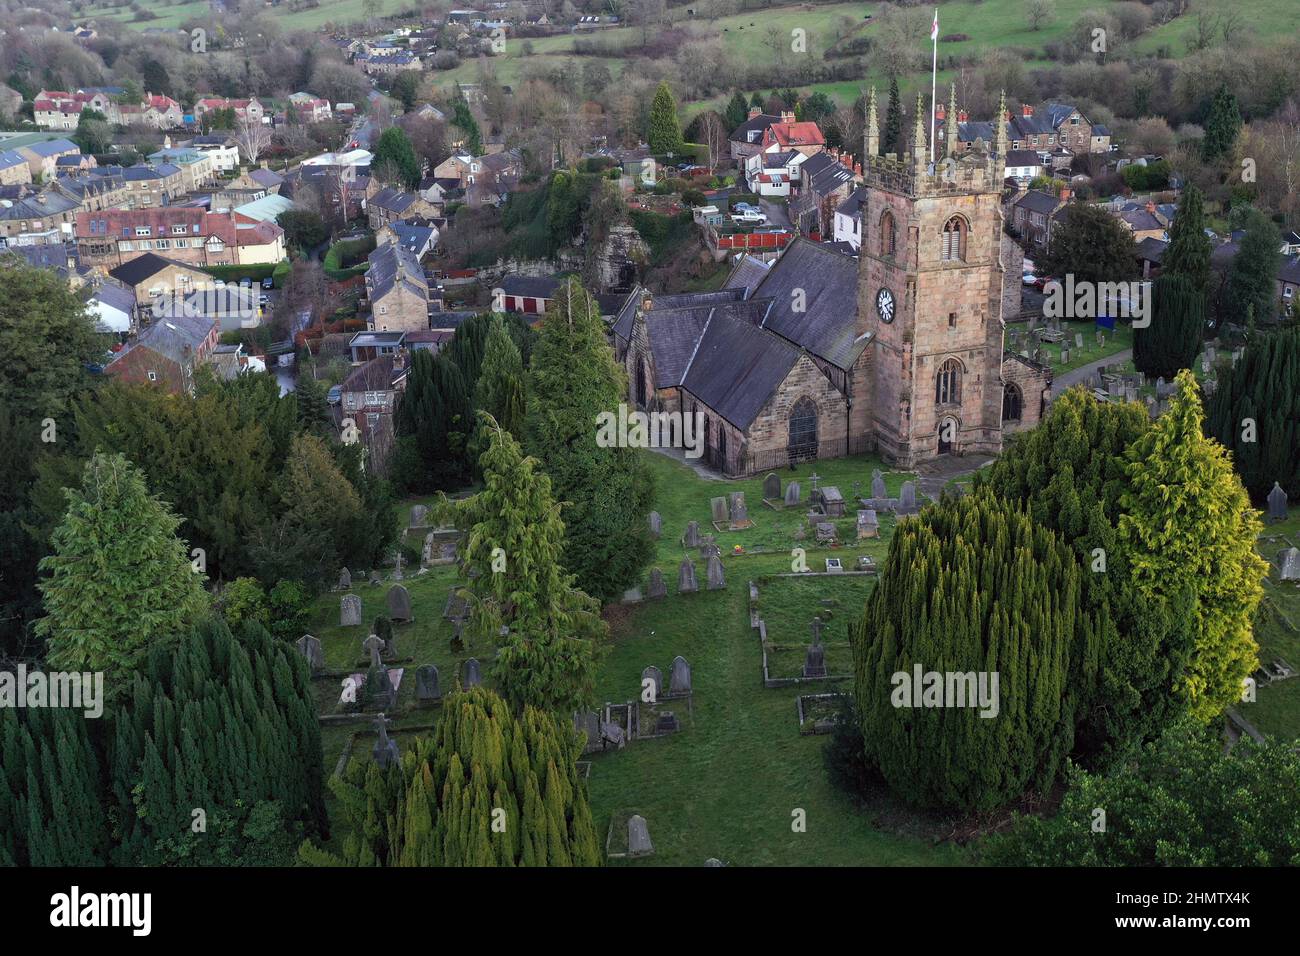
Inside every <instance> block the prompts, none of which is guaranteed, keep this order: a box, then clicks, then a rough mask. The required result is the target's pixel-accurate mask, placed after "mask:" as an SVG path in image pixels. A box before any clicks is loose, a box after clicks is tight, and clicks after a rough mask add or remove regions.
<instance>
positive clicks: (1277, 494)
mask: <svg viewBox="0 0 1300 956" xmlns="http://www.w3.org/2000/svg"><path fill="white" fill-rule="evenodd" d="M1268 520H1270V521H1285V520H1286V492H1285V491H1283V490H1282V485H1281V484H1280V483H1278V482H1276V481H1275V482H1273V490H1272V491H1270V492H1269V493H1268Z"/></svg>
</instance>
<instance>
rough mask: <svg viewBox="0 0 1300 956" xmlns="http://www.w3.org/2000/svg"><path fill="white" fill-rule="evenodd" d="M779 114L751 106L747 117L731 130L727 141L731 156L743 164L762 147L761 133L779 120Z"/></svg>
mask: <svg viewBox="0 0 1300 956" xmlns="http://www.w3.org/2000/svg"><path fill="white" fill-rule="evenodd" d="M781 119H782V117H781V116H780V115H776V116H774V115H772V114H771V113H764V112H763V111H762V110H760V109H759V108H758V107H756V106H755V107H751V108H750V110H749V118H748V119H746V120H745V122H743V123H741V124H740V125H739V126H737V127H736V128H735V129H733V130H732V131H731V135H730V136H728V137H727V142H728V144H729V145H730V148H731V158H732V159H734V160H735V161H736V162H738V163H741V164H743V163H744V161H745V160H746V159H748V158H749V157H750V156H753V155H754V154H755V153H757V152H758V151H759V149H761V148H762V143H763V134H764V133H766V132H767V129H768V127H769V126H771V125H772V124H773V123H779V122H781Z"/></svg>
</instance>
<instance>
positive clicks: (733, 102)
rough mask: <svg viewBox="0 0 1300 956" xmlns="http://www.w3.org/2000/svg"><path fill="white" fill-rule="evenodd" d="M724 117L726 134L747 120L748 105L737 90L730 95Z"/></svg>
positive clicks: (743, 96)
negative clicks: (725, 119)
mask: <svg viewBox="0 0 1300 956" xmlns="http://www.w3.org/2000/svg"><path fill="white" fill-rule="evenodd" d="M726 117H727V128H728V132H730V131H731V130H734V129H735V128H736V127H737V126H739V125H741V124H742V123H744V122H745V120H747V119H748V118H749V104H747V103H746V102H745V95H744V94H743V93H741V92H740V91H739V90H737V91H736V92H735V93H732V94H731V99H730V101H728V103H727V112H726Z"/></svg>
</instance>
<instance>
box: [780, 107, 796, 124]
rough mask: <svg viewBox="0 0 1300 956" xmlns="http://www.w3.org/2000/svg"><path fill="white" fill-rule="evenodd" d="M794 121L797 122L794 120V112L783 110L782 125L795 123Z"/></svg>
mask: <svg viewBox="0 0 1300 956" xmlns="http://www.w3.org/2000/svg"><path fill="white" fill-rule="evenodd" d="M794 121H795V119H794V112H793V111H792V110H782V111H781V122H782V123H793V122H794Z"/></svg>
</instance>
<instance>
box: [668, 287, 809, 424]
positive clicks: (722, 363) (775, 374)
mask: <svg viewBox="0 0 1300 956" xmlns="http://www.w3.org/2000/svg"><path fill="white" fill-rule="evenodd" d="M798 360H799V350H798V349H796V348H795V347H794V346H792V345H789V344H787V343H785V342H783V341H781V340H780V339H779V338H776V337H775V336H773V335H769V334H767V333H765V332H764V331H763V330H762V329H760V328H758V327H757V326H755V325H752V324H750V323H749V322H748V321H746V320H745V319H743V318H737V317H736V316H734V315H732V314H730V310H728V309H726V308H715V309H714V310H713V314H712V315H711V316H710V318H709V323H708V325H707V326H706V327H705V329H704V334H703V335H702V336H701V338H700V344H699V346H698V348H696V350H695V354H694V356H693V357H692V358H691V362H690V366H689V367H688V368H687V371H686V375H685V377H684V379H683V381H682V386H683V387H684V388H685V389H686V390H687V391H689V392H690V393H691V394H693V395H695V396H696V397H697V398H699V400H700V401H702V402H704V404H706V405H708V406H709V407H710V408H711V409H713V410H714V411H715V412H717V413H718V414H719V415H721V416H722V417H723V418H725V419H726V420H727V421H729V422H731V424H733V425H735V426H736V427H737V428H739V429H741V430H744V429H746V428H748V427H749V425H750V424H751V423H752V422H753V421H754V418H755V417H756V416H757V415H758V413H759V412H760V411H762V410H763V406H764V405H766V404H767V402H768V399H770V398H771V397H772V393H773V392H775V391H776V389H777V388H778V387H779V386H780V384H781V383H782V382H783V381H785V379H786V376H787V375H789V374H790V370H791V369H792V368H794V363H795V362H797V361H798Z"/></svg>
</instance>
